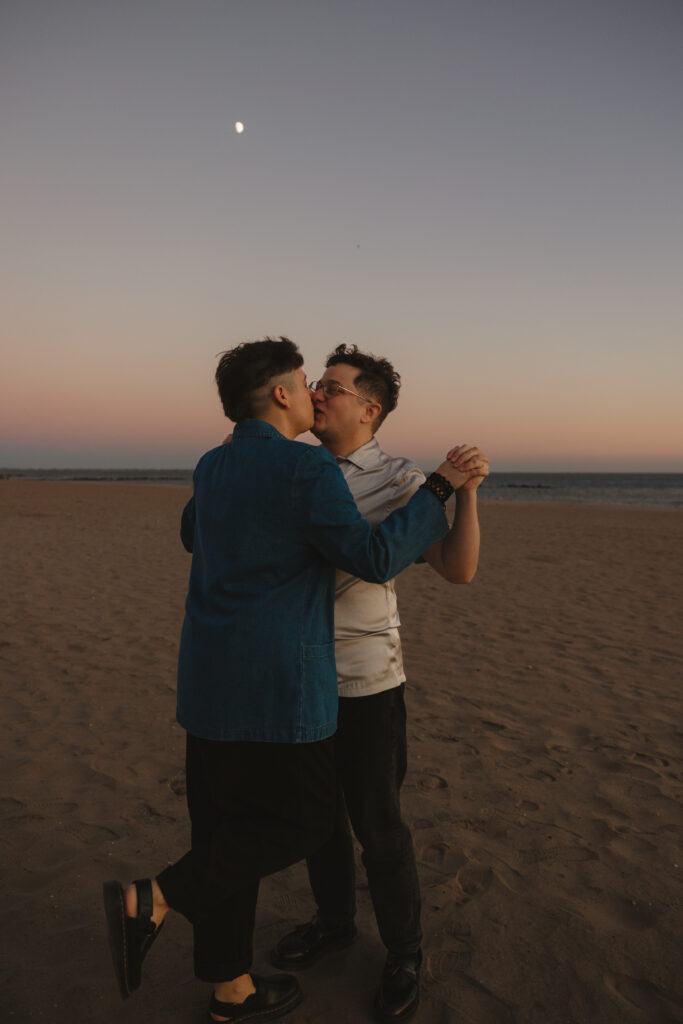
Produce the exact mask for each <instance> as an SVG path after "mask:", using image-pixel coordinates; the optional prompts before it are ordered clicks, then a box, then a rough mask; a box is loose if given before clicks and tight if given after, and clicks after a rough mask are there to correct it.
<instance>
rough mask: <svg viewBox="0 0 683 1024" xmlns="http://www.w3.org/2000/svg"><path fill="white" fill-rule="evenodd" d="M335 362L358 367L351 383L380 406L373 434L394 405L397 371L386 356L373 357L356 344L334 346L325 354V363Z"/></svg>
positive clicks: (398, 384)
mask: <svg viewBox="0 0 683 1024" xmlns="http://www.w3.org/2000/svg"><path fill="white" fill-rule="evenodd" d="M337 363H348V365H349V366H355V367H356V369H358V370H360V373H359V374H358V376H356V377H354V378H353V382H354V384H355V385H356V387H357V388H358V390H359V391H360V392H361V393H362V394H363V395H364V396H366V397H367V398H374V399H375V401H377V402H379V404H380V405H381V406H382V411H381V413H380V414H379V416H378V417H377V419H376V420H375V421H374V423H373V434H374V432H375V431H376V430H377V428H378V427H379V426H381V424H382V423H383V422H384V420H385V419H386V418H387V416H388V415H389V413H390V412H393V410H394V409H395V408H396V406H397V404H398V393H399V391H400V389H401V377H400V374H398V373H397V372H396V370H395V369H394V368H393V366H392V365H391V363H390V362H389V360H388V359H382V358H380V357H378V356H373V355H372V353H371V352H369V353H366V352H360V351H359V350H358V345H337V347H336V349H335V350H334V352H332V353H331V354H330V355H329V356H328V357H327V362H326V363H325V366H336V364H337Z"/></svg>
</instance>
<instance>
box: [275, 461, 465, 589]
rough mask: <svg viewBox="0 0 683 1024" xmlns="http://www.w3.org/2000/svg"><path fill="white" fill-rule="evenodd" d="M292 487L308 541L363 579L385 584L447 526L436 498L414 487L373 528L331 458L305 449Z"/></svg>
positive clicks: (326, 555) (333, 562) (433, 541)
mask: <svg viewBox="0 0 683 1024" xmlns="http://www.w3.org/2000/svg"><path fill="white" fill-rule="evenodd" d="M294 490H295V493H296V497H297V499H298V512H299V514H300V516H301V518H302V521H303V523H304V528H305V531H306V536H307V539H308V541H309V543H310V544H311V545H312V546H313V547H314V548H315V550H316V551H317V552H318V554H320V555H321V557H322V558H324V559H325V560H326V561H328V562H331V563H332V565H334V566H336V567H337V568H338V569H344V570H345V571H346V572H348V573H351V574H352V575H354V576H359V577H360V578H361V579H363V580H367V581H368V582H369V583H386V582H387V580H390V579H393V577H394V576H397V575H398V573H399V572H401V571H402V570H403V569H405V568H406V567H407V566H408V565H410V563H411V562H414V561H415V559H416V558H418V556H419V555H421V554H422V552H423V551H425V550H426V549H427V548H428V547H430V546H431V545H432V544H434V543H436V541H437V540H440V539H441V537H443V536H444V535H445V533H446V532H447V529H448V523H447V521H446V516H445V513H444V511H443V508H442V505H441V502H440V501H439V500H438V498H436V497H435V496H434V495H433V494H432V493H431V492H429V491H426V490H418V491H417V493H416V494H414V495H413V497H412V498H411V499H410V500H409V501H408V503H407V504H406V505H405V506H404V507H403V508H399V509H396V510H395V511H394V512H392V513H391V515H389V516H388V517H387V518H386V519H385V520H384V522H383V523H381V524H380V525H379V526H377V527H376V528H375V529H374V530H373V528H372V526H371V525H370V523H369V522H367V520H365V519H363V518H362V517H361V515H360V512H359V511H358V509H357V507H356V503H355V501H354V500H353V496H352V494H351V491H350V490H349V487H348V484H347V483H346V481H345V480H344V476H343V474H342V472H341V470H340V469H339V467H338V466H337V464H336V462H335V461H334V459H333V458H332V456H331V455H330V454H329V452H326V451H325V450H324V449H320V448H311V449H310V451H309V452H306V453H304V455H303V456H302V458H301V459H300V460H299V463H298V466H297V471H296V477H295V480H294Z"/></svg>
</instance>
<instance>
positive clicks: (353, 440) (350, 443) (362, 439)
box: [321, 432, 372, 459]
mask: <svg viewBox="0 0 683 1024" xmlns="http://www.w3.org/2000/svg"><path fill="white" fill-rule="evenodd" d="M371 440H372V433H369V434H366V433H365V432H363V433H362V434H360V433H359V434H354V435H353V437H341V438H337V437H336V438H333V439H331V440H326V439H325V438H321V441H322V443H323V445H324V447H325V448H327V450H328V452H329V453H330V455H334V456H335V458H338V459H345V458H346V456H347V455H351V453H352V452H355V451H358V449H359V448H362V447H363V445H364V444H367V443H368V441H371Z"/></svg>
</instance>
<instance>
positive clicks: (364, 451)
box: [336, 437, 382, 469]
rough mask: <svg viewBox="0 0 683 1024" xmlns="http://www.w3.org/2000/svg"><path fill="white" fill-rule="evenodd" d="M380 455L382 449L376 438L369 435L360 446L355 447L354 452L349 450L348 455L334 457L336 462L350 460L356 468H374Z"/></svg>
mask: <svg viewBox="0 0 683 1024" xmlns="http://www.w3.org/2000/svg"><path fill="white" fill-rule="evenodd" d="M381 455H382V449H381V448H380V446H379V444H378V443H377V439H376V438H374V437H371V438H370V440H369V441H367V442H366V443H365V444H362V445H361V446H360V448H356V450H355V452H350V453H349V454H348V455H337V456H336V459H337V462H338V463H342V462H351V463H352V464H353V465H354V466H357V467H358V469H374V467H375V466H377V465H379V462H380V458H381Z"/></svg>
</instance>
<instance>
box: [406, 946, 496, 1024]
mask: <svg viewBox="0 0 683 1024" xmlns="http://www.w3.org/2000/svg"><path fill="white" fill-rule="evenodd" d="M429 960H430V961H431V956H430V958H429ZM440 967H441V964H440V962H439V960H438V959H437V963H436V971H437V973H438V978H437V977H432V976H431V974H430V964H429V963H428V965H427V970H426V972H425V986H424V988H425V996H426V997H427V999H429V997H430V995H432V996H433V997H434V998H435V999H438V1000H439V1001H441V1002H445V1003H446V1004H447V1005H448V1006H449V1007H450V1008H451V1009H453V1010H455V1011H457V1018H456V1019H457V1020H458V1021H462V1022H463V1024H465V1022H467V1024H515V1015H514V1013H513V1011H512V1008H511V1007H510V1006H508V1005H507V1004H506V1003H504V1002H503V1001H502V1000H501V999H498V997H497V996H495V995H494V994H493V992H491V991H490V990H489V989H487V988H485V987H484V986H483V985H481V984H480V983H479V982H478V981H476V980H475V979H474V978H471V977H470V976H469V975H468V974H463V973H462V972H460V973H458V972H457V971H456V972H455V973H454V972H451V974H450V975H449V976H447V977H443V976H442V972H441V970H440ZM428 1019H429V1018H428V1017H427V1016H425V1020H428Z"/></svg>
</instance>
